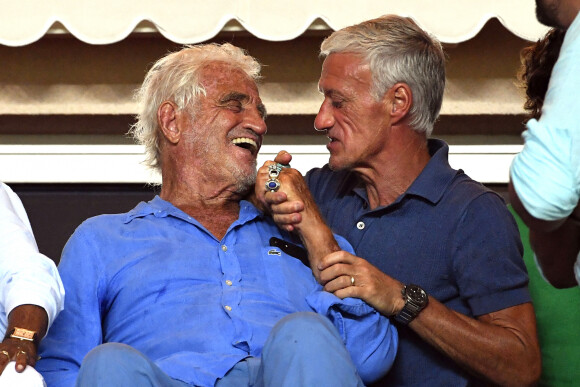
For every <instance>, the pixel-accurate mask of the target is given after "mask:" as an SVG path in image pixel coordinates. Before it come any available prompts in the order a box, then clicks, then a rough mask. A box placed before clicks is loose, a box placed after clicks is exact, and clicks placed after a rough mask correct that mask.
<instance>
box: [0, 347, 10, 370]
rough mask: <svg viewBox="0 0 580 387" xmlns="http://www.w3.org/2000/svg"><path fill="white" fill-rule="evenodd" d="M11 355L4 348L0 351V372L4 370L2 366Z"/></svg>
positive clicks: (4, 365) (8, 360)
mask: <svg viewBox="0 0 580 387" xmlns="http://www.w3.org/2000/svg"><path fill="white" fill-rule="evenodd" d="M10 359H11V356H10V354H9V353H8V351H6V350H2V351H0V374H1V373H2V372H4V368H6V365H7V364H8V362H10Z"/></svg>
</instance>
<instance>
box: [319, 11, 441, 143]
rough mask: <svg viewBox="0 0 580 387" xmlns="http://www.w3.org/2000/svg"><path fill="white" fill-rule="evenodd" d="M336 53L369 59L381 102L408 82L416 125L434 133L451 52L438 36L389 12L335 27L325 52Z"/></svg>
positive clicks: (323, 48)
mask: <svg viewBox="0 0 580 387" xmlns="http://www.w3.org/2000/svg"><path fill="white" fill-rule="evenodd" d="M336 52H348V53H353V54H358V55H361V56H362V57H363V59H364V60H365V61H367V62H368V63H369V66H370V70H371V74H372V87H371V93H372V95H373V97H374V98H375V99H376V100H377V101H378V100H380V99H381V98H382V97H383V95H384V94H385V93H386V92H387V90H388V89H389V88H391V87H392V86H393V85H395V84H396V83H398V82H402V83H406V84H407V85H408V86H409V87H410V88H411V92H412V93H413V106H412V107H411V110H410V112H409V114H410V117H411V122H410V126H411V127H412V128H413V129H414V130H416V131H418V132H424V133H426V135H427V136H430V135H431V132H432V131H433V125H434V123H435V121H436V120H437V117H438V116H439V111H440V110H441V103H442V101H443V91H444V89H445V55H444V53H443V49H442V47H441V43H440V42H439V41H438V40H437V39H436V38H435V37H433V36H431V35H430V34H428V33H427V32H425V31H423V30H422V29H421V28H420V27H419V26H418V25H417V24H416V23H415V22H414V21H413V20H412V19H410V18H405V17H400V16H396V15H385V16H381V17H379V18H377V19H374V20H368V21H365V22H362V23H360V24H357V25H354V26H350V27H346V28H343V29H341V30H338V31H335V32H334V33H333V34H332V35H330V36H329V37H328V38H327V39H325V40H324V41H323V42H322V45H321V47H320V56H321V57H323V58H326V57H327V56H328V55H330V54H332V53H336Z"/></svg>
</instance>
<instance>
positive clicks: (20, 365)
mask: <svg viewBox="0 0 580 387" xmlns="http://www.w3.org/2000/svg"><path fill="white" fill-rule="evenodd" d="M15 361H16V372H22V371H24V369H25V368H26V365H27V364H28V353H27V352H26V351H23V350H19V351H18V352H17V353H16V358H15Z"/></svg>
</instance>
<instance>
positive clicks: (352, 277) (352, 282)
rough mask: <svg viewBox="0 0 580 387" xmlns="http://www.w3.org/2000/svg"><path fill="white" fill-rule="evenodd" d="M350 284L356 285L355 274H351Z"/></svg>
mask: <svg viewBox="0 0 580 387" xmlns="http://www.w3.org/2000/svg"><path fill="white" fill-rule="evenodd" d="M350 286H354V276H352V275H351V276H350Z"/></svg>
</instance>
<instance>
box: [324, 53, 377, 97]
mask: <svg viewBox="0 0 580 387" xmlns="http://www.w3.org/2000/svg"><path fill="white" fill-rule="evenodd" d="M371 83H372V73H371V70H370V65H369V63H368V62H367V61H366V60H365V59H364V58H362V57H361V56H360V55H358V54H354V53H332V54H330V55H329V56H327V57H326V59H325V60H324V63H323V64H322V71H321V73H320V79H319V81H318V89H319V91H321V92H325V90H327V89H335V88H342V87H349V88H357V89H359V88H360V89H366V90H370V86H371Z"/></svg>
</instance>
